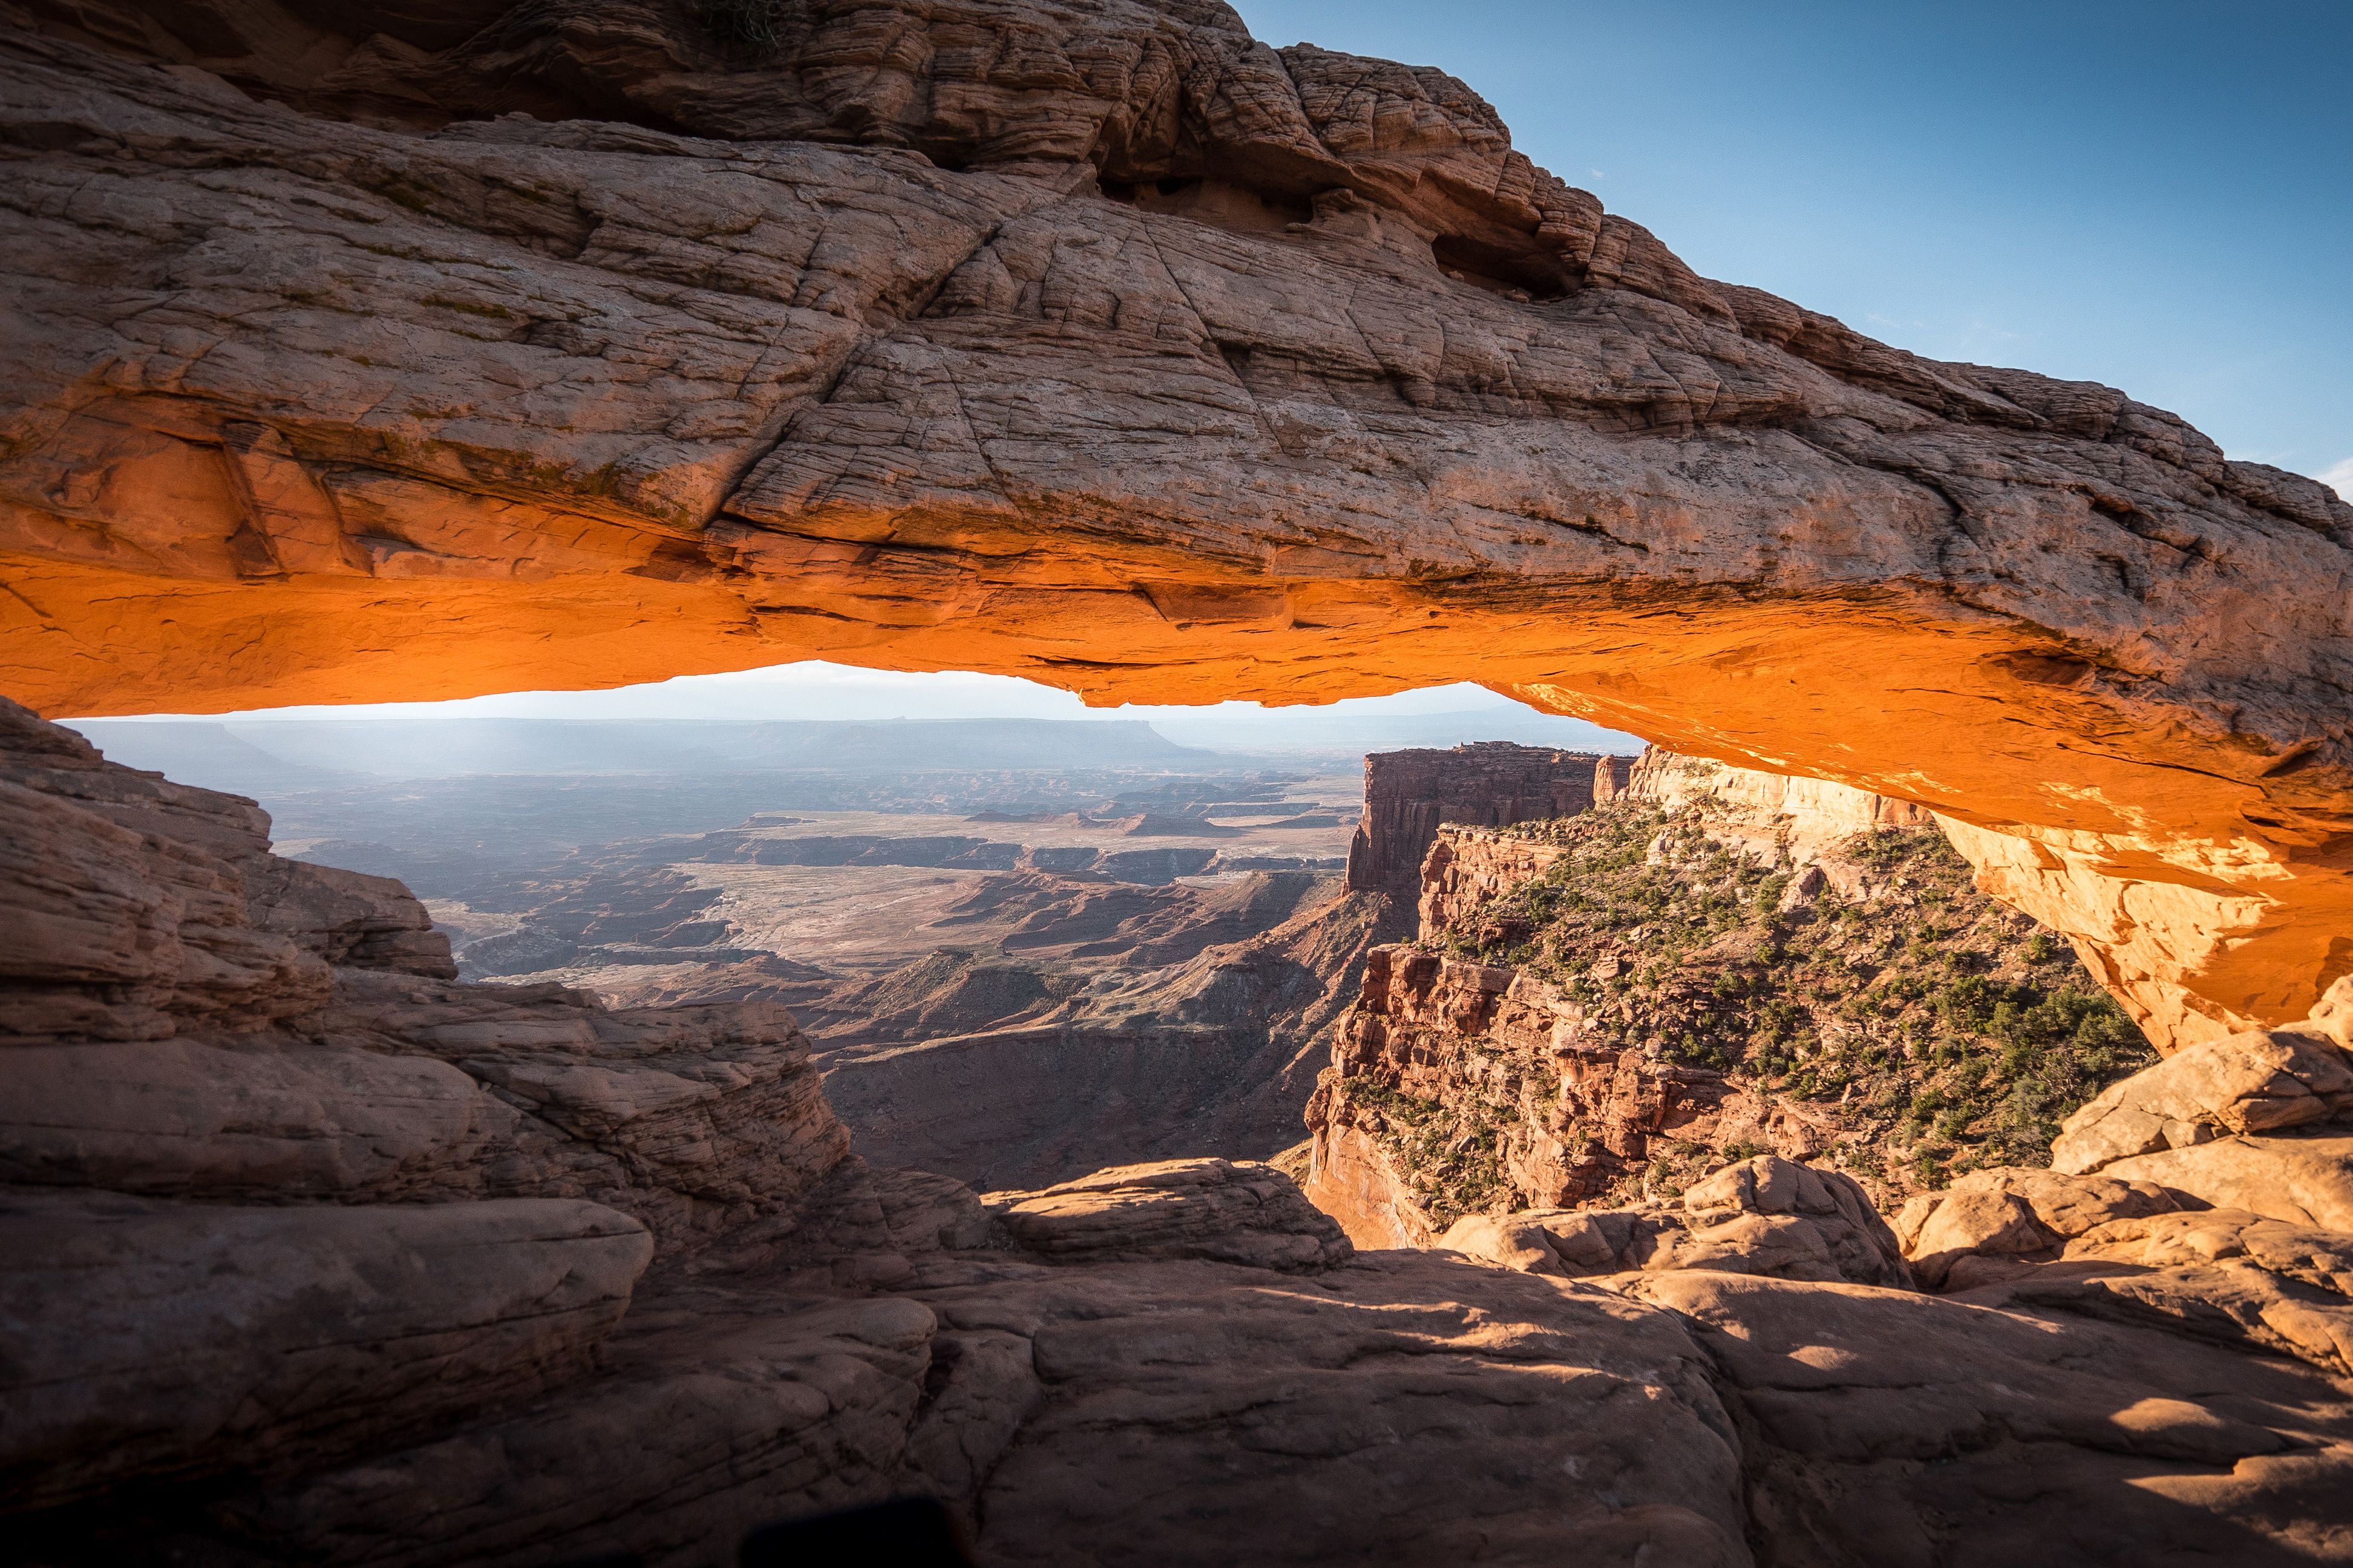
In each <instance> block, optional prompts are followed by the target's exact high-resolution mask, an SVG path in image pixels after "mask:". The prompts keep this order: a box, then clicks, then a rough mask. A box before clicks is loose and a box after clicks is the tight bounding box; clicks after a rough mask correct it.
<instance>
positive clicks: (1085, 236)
mask: <svg viewBox="0 0 2353 1568" xmlns="http://www.w3.org/2000/svg"><path fill="white" fill-rule="evenodd" d="M714 14H716V13H714ZM746 14H747V15H748V14H749V13H746ZM780 15H781V14H780ZM10 16H11V17H12V18H13V22H12V26H10V27H9V28H8V29H7V31H8V37H7V39H6V40H5V51H6V52H5V57H0V69H4V70H5V81H6V87H5V104H0V114H5V120H6V123H7V125H8V126H9V127H11V128H12V129H10V130H9V132H8V133H7V134H6V136H5V146H6V148H7V150H8V156H9V158H10V174H9V178H8V180H7V182H6V184H7V188H8V191H9V195H8V197H7V198H6V202H5V233H0V271H5V277H6V279H7V284H8V287H7V288H6V289H5V298H6V300H7V301H8V303H7V305H6V307H5V309H6V310H7V311H8V315H7V317H6V322H7V325H6V329H5V330H6V331H7V334H8V338H9V341H10V342H11V343H12V345H13V346H14V347H15V348H16V351H17V353H16V356H15V358H14V359H13V361H12V369H13V370H14V373H15V374H12V376H11V377H10V378H9V382H8V385H7V386H6V388H5V392H0V396H5V399H6V404H5V408H0V426H5V432H6V440H7V445H6V448H5V450H6V454H7V455H6V458H5V466H0V500H5V521H0V552H5V553H4V554H0V570H4V571H5V580H6V582H7V584H8V586H9V588H10V590H11V591H10V593H9V594H8V595H6V596H5V599H0V615H5V616H6V617H8V618H7V619H6V620H5V622H0V625H4V626H5V659H0V689H7V690H10V691H13V692H15V693H16V695H17V696H18V697H19V698H21V699H22V700H26V701H28V702H30V703H31V704H33V705H34V706H35V707H36V708H38V709H40V710H44V711H47V712H93V711H125V710H156V709H174V710H206V709H220V708H228V707H236V706H245V705H253V704H261V703H269V702H286V701H298V700H315V701H343V700H383V699H404V700H406V699H416V698H424V697H440V696H459V695H464V694H468V693H471V692H476V691H482V690H491V689H512V688H518V687H544V686H584V685H603V684H612V683H617V682H621V681H627V680H634V679H649V678H653V677H659V676H668V675H673V674H678V673H681V672H684V671H689V670H698V669H719V668H744V667H747V666H752V665H758V664H765V663H773V662H776V661H778V660H781V659H785V658H794V657H800V656H805V655H808V654H816V653H823V654H826V655H828V656H830V657H835V658H849V659H853V660H858V661H862V662H866V663H870V664H874V665H881V666H891V667H897V668H939V667H944V666H954V667H956V668H983V669H992V670H1000V671H1005V672H1008V673H1016V674H1022V675H1029V676H1033V677H1036V678H1038V679H1044V680H1048V681H1051V682H1056V683H1059V684H1062V685H1065V686H1068V687H1071V688H1072V689H1078V690H1081V691H1082V692H1083V693H1085V694H1086V695H1087V696H1088V697H1089V698H1090V699H1092V700H1121V699H1126V698H1138V699H1151V700H1194V699H1213V698H1226V697H1265V698H1270V699H1272V700H1284V701H1296V700H1313V699H1324V698H1332V697H1338V696H1344V695H1348V694H1351V693H1360V692H1370V691H1377V690H1383V689H1394V688H1396V687H1398V686H1401V685H1408V684H1421V683H1425V682H1430V681H1435V680H1446V679H1475V680H1479V681H1482V682H1484V683H1486V684H1488V685H1490V686H1493V687H1494V688H1496V689H1502V690H1508V691H1511V692H1514V693H1515V694H1517V695H1519V696H1522V697H1524V698H1525V699H1527V700H1532V701H1534V702H1536V703H1537V704H1539V705H1540V706H1544V707H1546V708H1550V709H1553V710H1560V711H1572V712H1577V713H1580V714H1583V715H1585V716H1587V717H1590V718H1593V719H1596V720H1599V721H1603V722H1606V723H1609V724H1610V725H1612V726H1614V727H1618V728H1621V729H1629V730H1632V731H1639V732H1641V733H1643V734H1646V735H1648V736H1651V737H1652V738H1653V739H1656V740H1658V741H1661V742H1665V743H1668V744H1671V745H1673V746H1675V747H1676V748H1678V749H1680V750H1683V751H1685V752H1701V753H1706V754H1709V755H1714V756H1719V757H1724V758H1727V759H1730V760H1734V761H1736V762H1741V763H1747V764H1752V765H1758V766H1763V767H1766V768H1769V769H1770V770H1772V771H1775V772H1779V773H1799V774H1804V775H1810V776H1812V777H1817V778H1822V779H1831V780H1837V781H1841V782H1844V783H1847V784H1853V785H1856V786H1858V787H1861V788H1863V789H1867V790H1871V791H1873V792H1876V793H1879V794H1881V795H1887V796H1889V797H1892V798H1897V799H1903V800H1907V801H1912V802H1915V803H1919V804H1922V805H1927V806H1929V807H1932V808H1933V809H1935V810H1936V811H1938V812H1940V813H1942V814H1943V815H1944V816H1947V818H1948V819H1950V821H1951V822H1952V824H1953V826H1952V829H1951V831H1952V832H1953V833H1954V835H1955V837H1956V840H1957V842H1958V843H1960V844H1961V845H1962V846H1963V847H1964V848H1965V849H1966V851H1967V852H1968V854H1969V856H1970V857H1971V858H1972V859H1973V860H1975V861H1976V862H1977V863H1978V865H1979V866H1980V867H1981V868H1984V869H1985V871H1986V873H1987V875H1988V876H1989V879H1991V884H1990V885H1992V886H1993V887H1994V888H1995V889H1996V890H1998V891H1999V892H2000V895H2001V896H2002V897H2004V898H2006V899H2009V900H2013V901H2015V902H2017V903H2019V904H2020V905H2021V907H2022V908H2025V909H2027V910H2030V911H2031V912H2032V913H2034V914H2035V915H2036V916H2037V918H2039V919H2042V920H2043V921H2045V922H2046V923H2049V924H2051V925H2052V926H2053V927H2055V928H2057V929H2059V930H2062V931H2066V932H2067V933H2069V934H2070V935H2071V936H2074V937H2076V938H2079V939H2081V940H2082V941H2084V942H2085V943H2087V944H2088V945H2089V947H2090V948H2091V949H2092V950H2093V951H2094V952H2096V953H2097V955H2098V957H2099V962H2100V963H2101V964H2102V966H2103V973H2104V976H2105V979H2106V980H2107V982H2108V984H2111V985H2112V986H2113V987H2114V988H2115V989H2116V991H2117V992H2118V994H2120V995H2122V996H2125V997H2126V998H2127V999H2128V1000H2129V1001H2130V1003H2131V1005H2133V1006H2134V1007H2135V1008H2136V1010H2137V1013H2138V1014H2139V1016H2142V1017H2143V1018H2144V1020H2145V1021H2147V1023H2148V1025H2149V1026H2150V1027H2151V1029H2152V1031H2153V1033H2154V1034H2155V1035H2156V1036H2157V1037H2158V1038H2159V1039H2160V1041H2162V1042H2164V1043H2166V1044H2168V1045H2170V1044H2171V1043H2173V1042H2174V1041H2176V1040H2179V1041H2180V1042H2183V1043H2188V1042H2189V1041H2192V1040H2195V1039H2199V1038H2205V1037H2215V1036H2220V1035H2225V1034H2229V1033H2232V1032H2233V1031H2235V1030H2237V1029H2240V1028H2243V1027H2246V1026H2252V1025H2254V1024H2259V1023H2272V1024H2276V1023H2282V1022H2285V1021H2289V1020H2291V1019H2293V1018H2295V1017H2299V1016H2302V1015H2303V1014H2304V1012H2305V1011H2306V1009H2307V1008H2308V1007H2309V1006H2310V1005H2311V1003H2312V1002H2313V1000H2314V999H2315V998H2316V996H2317V995H2318V994H2319V992H2320V990H2321V989H2322V988H2323V987H2324V986H2325V985H2326V984H2327V982H2328V981H2329V980H2330V979H2331V978H2333V977H2334V975H2335V974H2336V973H2338V972H2339V971H2341V970H2342V969H2343V967H2344V965H2345V963H2346V962H2347V960H2346V956H2345V954H2344V952H2343V951H2342V948H2341V945H2339V944H2338V939H2339V934H2340V933H2341V932H2342V931H2343V930H2344V929H2345V926H2346V922H2347V921H2348V916H2353V878H2348V874H2347V873H2346V872H2345V871H2344V869H2343V868H2342V843H2343V840H2344V837H2345V835H2346V834H2347V833H2348V830H2349V829H2353V825H2348V820H2347V817H2346V814H2345V808H2344V804H2343V803H2344V800H2345V798H2346V794H2347V784H2348V763H2353V750H2348V746H2349V745H2353V742H2348V731H2347V729H2346V715H2347V714H2348V712H2353V701H2348V690H2349V689H2353V655H2349V654H2348V646H2349V645H2348V622H2347V617H2348V610H2347V605H2348V603H2353V595H2348V592H2347V588H2348V565H2353V552H2348V543H2353V510H2348V508H2347V507H2346V505H2345V504H2344V503H2343V502H2341V501H2340V500H2337V498H2336V497H2334V496H2333V495H2332V494H2331V493H2330V492H2329V491H2327V489H2324V488H2322V487H2320V486H2318V485H2317V484H2316V483H2314V482H2313V481H2310V480H2306V479H2299V478H2296V477H2295V476H2292V475H2288V474H2285V473H2282V472H2280V471H2279V470H2277V469H2274V468H2266V467H2263V465H2259V464H2251V463H2242V462H2233V461H2231V460H2229V459H2227V458H2224V457H2223V456H2222V454H2221V452H2220V451H2219V449H2217V448H2216V447H2215V446H2214V445H2213V443H2212V442H2211V441H2209V440H2207V439H2206V438H2205V437H2202V436H2200V434H2199V433H2198V432H2196V431H2195V430H2193V429H2191V428H2189V426H2186V425H2185V424H2183V423H2182V422H2181V421H2180V420H2179V419H2178V418H2175V417H2174V416H2170V415H2168V414H2166V413H2164V412H2162V411H2161V410H2158V409H2154V408H2151V407H2148V406H2147V405H2142V404H2138V403H2136V402H2134V401H2133V400H2131V399H2130V398H2128V397H2126V396H2125V395H2123V394H2121V393H2117V392H2115V391H2112V390H2110V389H2108V388H2105V387H2100V386H2096V385H2092V384H2084V383H2065V382H2055V381H2051V380H2047V379H2045V378H2042V377H2039V376H2035V375H2031V374H2025V373H2022V372H2018V371H2010V370H2000V369H1994V368H1989V367H1984V366H1975V365H1962V364H1949V363H1935V362H1931V361H1926V360H1922V359H1920V358H1918V357H1916V356H1914V355H1911V354H1907V353H1902V352H1900V351H1897V350H1894V349H1890V348H1887V347H1884V346H1883V345H1881V344H1878V343H1875V342H1871V341H1870V340H1868V339H1866V338H1864V337H1862V336H1861V335H1860V334H1858V333H1856V332H1854V331H1851V330H1850V329H1848V328H1846V327H1844V326H1842V325H1841V324H1840V323H1839V322H1837V321H1831V320H1830V319H1828V318H1826V317H1823V316H1820V315H1819V314H1816V313H1813V312H1810V311H1808V310H1804V309H1802V308H1801V307H1799V306H1797V305H1793V304H1791V303H1789V302H1788V301H1784V300H1778V299H1775V298H1773V297H1771V296H1769V295H1767V294H1764V293H1762V292H1760V291H1757V290H1756V289H1746V288H1743V287H1739V286H1737V285H1733V284H1726V283H1718V282H1712V281H1709V280H1706V279H1700V278H1698V277H1696V276H1694V274H1693V273H1692V272H1691V271H1690V269H1689V268H1686V267H1684V266H1683V264H1682V263H1681V262H1679V261H1678V260H1677V259H1676V258H1674V257H1673V255H1672V253H1671V252H1670V251H1668V250H1667V249H1666V247H1663V246H1662V244H1660V242H1659V241H1658V240H1657V239H1656V238H1654V237H1652V236H1651V235H1650V234H1649V233H1647V232H1646V231H1644V230H1643V229H1642V228H1641V227H1640V226H1637V225H1635V224H1632V223H1630V222H1628V221H1627V220H1625V219H1623V218H1621V217H1619V216H1614V215H1610V214H1607V213H1605V212H1603V211H1602V210H1601V207H1600V205H1599V202H1597V201H1596V200H1595V199H1594V198H1593V197H1592V196H1591V195H1588V194H1587V193H1584V192H1581V191H1577V190H1575V189H1572V188H1570V187H1569V186H1567V185H1566V184H1563V183H1562V182H1560V181H1559V180H1557V179H1556V178H1555V177H1554V176H1552V175H1550V174H1546V172H1544V171H1543V170H1541V169H1538V168H1536V167H1535V166H1534V165H1533V164H1531V163H1529V162H1528V161H1527V159H1526V158H1525V156H1524V155H1522V154H1520V153H1515V152H1514V151H1513V150H1512V148H1511V144H1510V139H1509V136H1508V133H1507V132H1506V131H1505V129H1504V126H1503V125H1502V124H1501V123H1500V121H1498V120H1497V118H1496V116H1495V115H1494V113H1493V110H1491V109H1490V108H1489V107H1488V106H1487V105H1486V104H1485V103H1484V102H1482V100H1480V99H1479V98H1478V97H1477V96H1476V94H1475V93H1473V92H1472V90H1471V89H1468V88H1466V87H1465V86H1463V85H1462V84H1461V83H1460V82H1457V81H1454V80H1453V79H1451V78H1448V77H1445V76H1443V75H1442V74H1440V73H1439V72H1436V71H1433V70H1429V69H1427V68H1407V67H1402V66H1396V65H1391V64H1388V63H1386V62H1380V61H1374V60H1366V59H1359V58H1354V57H1351V56H1347V55H1343V54H1337V53H1333V52H1330V51H1327V50H1324V49H1320V48H1315V47H1311V46H1306V45H1301V46H1297V47H1292V48H1288V49H1284V50H1281V51H1277V50H1273V49H1271V48H1268V47H1265V46H1264V45H1261V44H1260V43H1257V42H1255V41H1254V40H1252V39H1250V37H1249V36H1248V34H1247V33H1246V31H1245V30H1244V29H1243V28H1242V27H1241V26H1240V23H1239V21H1238V19H1237V18H1236V17H1235V16H1234V15H1233V14H1232V13H1231V12H1230V11H1228V10H1226V9H1224V8H1223V7H1221V6H1217V5H1209V4H1206V3H1201V0H1167V3H1166V4H1159V5H1145V4H1138V3H1135V0H1083V3H1074V4H1069V5H1052V6H1049V5H1041V4H1024V3H1020V0H956V3H955V4H951V5H945V6H941V5H922V6H917V5H913V4H902V3H898V0H893V3H892V4H887V5H881V6H879V7H878V6H873V5H855V6H853V5H847V4H835V3H833V0H826V3H823V4H818V5H810V6H807V7H801V8H795V9H793V10H792V11H791V12H790V14H789V20H788V22H786V23H785V24H783V25H780V26H779V28H778V30H777V32H776V37H774V39H773V40H772V41H771V47H766V48H765V49H764V50H750V49H746V48H744V47H740V46H741V42H742V41H741V40H740V39H735V40H732V41H731V39H730V38H728V37H723V36H720V35H718V34H714V33H713V32H712V30H711V26H710V25H709V24H708V23H707V22H705V21H702V20H698V13H696V12H695V11H694V10H693V8H691V7H682V6H657V5H652V4H649V3H646V0H560V3H558V4H554V5H529V6H515V7H512V8H511V7H509V6H508V5H505V4H504V0H471V3H470V4H459V5H453V6H444V7H440V8H437V9H434V10H433V11H432V13H431V15H430V16H427V15H426V14H425V13H423V12H417V11H415V10H414V9H413V8H411V9H402V8H399V7H393V8H389V9H386V8H371V7H366V6H361V7H357V8H352V7H346V8H344V9H343V10H342V11H340V12H336V13H333V14H332V15H329V14H326V13H320V12H316V11H315V10H313V9H311V8H302V9H301V10H299V11H298V10H296V9H292V8H280V7H279V6H278V5H272V4H269V3H268V0H198V3H197V4H195V5H189V6H183V7H175V8H174V10H173V11H172V12H171V13H170V14H169V15H168V16H165V15H162V14H155V13H153V10H152V8H150V7H141V6H134V5H125V4H121V0H82V3H79V4H76V5H63V4H50V3H49V0H39V3H38V4H37V5H35V6H34V7H33V8H32V9H30V10H25V9H17V10H15V11H12V12H11V13H10ZM158 62H161V64H162V65H163V66H164V68H158ZM230 83H235V84H237V85H235V86H232V85H230ZM227 171H234V173H233V174H230V173H227Z"/></svg>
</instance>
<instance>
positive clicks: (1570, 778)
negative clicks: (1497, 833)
mask: <svg viewBox="0 0 2353 1568" xmlns="http://www.w3.org/2000/svg"><path fill="white" fill-rule="evenodd" d="M1625 766H1626V763H1625V760H1624V759H1623V758H1620V757H1604V756H1597V755H1594V754H1592V753H1589V752H1555V751H1548V750H1546V749H1545V748H1544V747H1541V746H1515V745H1513V744H1511V743H1510V742H1504V741H1487V742H1480V743H1478V744H1475V745H1469V746H1457V747H1455V748H1454V749H1453V750H1452V751H1447V752H1441V751H1433V750H1427V749H1415V750H1411V751H1404V752H1374V753H1373V754H1372V755H1370V756H1368V757H1366V759H1365V816H1364V820H1363V821H1362V822H1360V823H1359V824H1357V826H1356V837H1354V838H1352V839H1351V840H1349V843H1348V886H1349V888H1350V889H1353V890H1355V891H1356V892H1360V893H1386V894H1388V896H1389V897H1390V898H1392V899H1394V900H1397V902H1398V904H1399V905H1401V906H1404V905H1410V904H1411V903H1412V902H1413V900H1414V899H1415V897H1416V895H1417V893H1418V892H1419V889H1420V887H1421V863H1422V861H1423V859H1424V858H1427V857H1428V855H1429V853H1430V844H1431V842H1432V841H1433V840H1435V839H1436V838H1437V837H1438V826H1439V824H1440V823H1442V822H1466V823H1472V824H1475V825H1477V826H1482V827H1500V826H1507V825H1509V824H1511V823H1514V822H1528V821H1533V820H1535V819H1536V818H1539V817H1549V816H1574V815H1575V814H1576V813H1577V812H1580V811H1583V810H1584V809H1585V808H1586V807H1587V806H1588V805H1592V804H1593V801H1594V797H1595V796H1596V795H1597V794H1602V795H1606V794H1607V793H1609V790H1612V789H1614V788H1616V787H1617V785H1618V784H1620V782H1622V781H1623V779H1624V777H1625V771H1624V770H1625Z"/></svg>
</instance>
